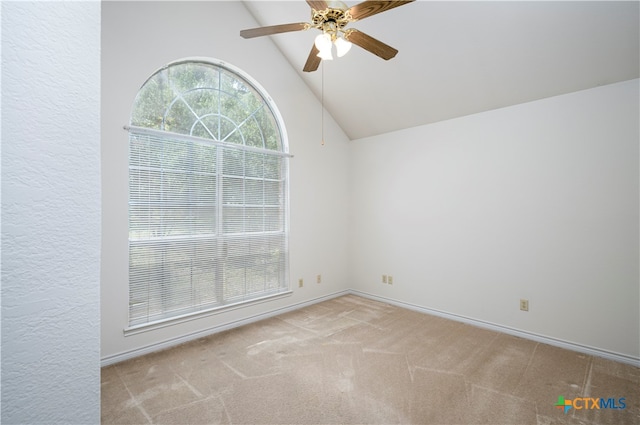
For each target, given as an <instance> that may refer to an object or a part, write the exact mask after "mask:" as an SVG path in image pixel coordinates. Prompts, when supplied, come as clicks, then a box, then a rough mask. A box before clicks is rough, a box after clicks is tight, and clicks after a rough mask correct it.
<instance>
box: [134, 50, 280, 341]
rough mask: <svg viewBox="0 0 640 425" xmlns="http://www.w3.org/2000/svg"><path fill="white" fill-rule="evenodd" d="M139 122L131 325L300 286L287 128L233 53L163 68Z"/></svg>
mask: <svg viewBox="0 0 640 425" xmlns="http://www.w3.org/2000/svg"><path fill="white" fill-rule="evenodd" d="M130 124H131V125H130V127H129V327H130V328H136V327H139V326H146V325H148V324H150V323H154V322H158V321H165V320H170V319H175V318H177V317H182V316H185V315H186V316H191V315H193V314H202V313H203V312H209V311H211V310H214V309H218V308H221V307H225V306H228V305H230V304H238V303H243V302H247V301H252V300H256V299H260V298H264V297H270V296H273V295H276V294H282V293H284V292H288V291H289V283H288V280H289V279H288V248H287V240H288V223H287V221H288V211H287V208H288V201H287V195H288V185H287V177H288V171H287V165H288V156H289V155H288V154H287V148H286V133H285V131H284V126H283V123H282V120H281V118H280V115H279V113H278V111H277V109H276V107H275V105H274V103H273V101H272V100H271V99H270V98H269V97H268V96H267V94H266V93H265V91H264V90H263V89H262V88H260V87H259V85H258V84H257V83H256V82H254V81H252V80H251V79H250V78H249V77H248V76H247V75H246V74H244V73H243V72H241V71H240V70H238V69H234V68H232V67H230V66H229V65H227V64H224V63H222V62H213V61H204V60H188V61H180V62H175V63H171V64H169V65H167V66H165V67H164V68H162V69H160V70H159V71H157V72H156V73H155V74H153V75H152V76H151V77H150V78H149V79H148V80H147V81H146V82H145V83H144V85H143V86H142V88H141V89H140V91H139V92H138V95H137V97H136V100H135V103H134V106H133V111H132V114H131V123H130Z"/></svg>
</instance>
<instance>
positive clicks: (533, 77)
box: [236, 0, 640, 140]
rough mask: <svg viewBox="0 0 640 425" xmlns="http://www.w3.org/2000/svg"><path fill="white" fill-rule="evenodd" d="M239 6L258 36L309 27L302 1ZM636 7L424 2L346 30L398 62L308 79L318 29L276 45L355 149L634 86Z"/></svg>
mask: <svg viewBox="0 0 640 425" xmlns="http://www.w3.org/2000/svg"><path fill="white" fill-rule="evenodd" d="M244 3H245V5H246V7H247V9H248V10H249V12H250V13H251V14H252V15H253V16H254V18H255V19H256V21H257V22H258V25H259V26H262V25H276V24H284V23H293V22H309V21H310V18H311V9H310V7H309V5H308V4H307V3H306V2H305V1H276V2H272V1H245V2H244ZM357 3H359V2H358V1H355V2H354V1H349V2H346V4H347V6H349V7H351V6H353V5H355V4H357ZM639 6H640V2H637V1H623V2H614V1H602V2H596V1H584V2H583V1H566V2H564V1H563V2H560V1H558V2H555V1H551V2H546V1H530V2H524V1H498V2H489V1H471V2H459V1H444V2H438V1H420V0H419V1H416V2H413V3H409V4H407V5H404V6H401V7H397V8H394V9H392V10H388V11H386V12H384V13H380V14H377V15H374V16H370V17H368V18H366V19H363V20H361V21H358V22H355V23H351V24H349V25H348V27H349V28H357V29H358V30H360V31H362V32H365V33H367V34H368V35H370V36H372V37H375V38H376V39H378V40H380V41H383V42H384V43H386V44H389V45H391V46H393V47H395V48H396V49H398V50H399V53H398V55H397V56H396V57H395V58H393V59H391V60H389V61H385V60H383V59H380V58H378V57H377V56H374V55H373V54H371V53H369V52H367V51H365V50H363V49H361V48H359V47H358V46H353V48H352V49H351V51H350V52H349V53H347V55H346V56H344V57H342V58H335V59H334V60H332V61H324V62H323V63H322V64H321V65H320V67H319V69H318V70H317V71H316V72H312V73H307V72H303V71H302V68H303V66H304V64H305V61H306V59H307V56H308V55H309V51H310V50H311V46H312V44H313V41H314V38H315V37H316V35H318V34H319V33H320V32H319V31H318V30H316V29H310V30H307V31H301V32H290V33H284V34H278V35H272V36H269V37H270V38H271V39H272V41H273V42H274V43H275V44H276V45H277V47H278V49H279V50H280V51H281V52H282V54H283V55H284V57H285V58H286V59H287V60H288V61H289V63H291V66H292V67H294V68H295V69H296V70H297V71H298V72H299V73H300V76H301V77H302V78H303V80H304V81H305V83H306V84H307V85H308V86H309V87H310V88H311V90H312V91H313V92H314V93H315V94H316V96H317V97H318V99H322V100H323V102H324V105H325V108H326V109H327V111H328V112H329V113H330V114H331V115H332V116H333V117H334V119H335V120H336V121H337V122H338V124H339V125H340V126H341V127H342V128H343V130H344V131H345V133H346V134H347V136H348V137H349V138H350V139H352V140H353V139H359V138H364V137H368V136H373V135H377V134H382V133H387V132H391V131H395V130H399V129H403V128H409V127H414V126H419V125H423V124H429V123H434V122H437V121H442V120H447V119H451V118H456V117H460V116H464V115H469V114H474V113H478V112H483V111H488V110H491V109H496V108H502V107H506V106H511V105H516V104H519V103H524V102H529V101H533V100H537V99H542V98H546V97H551V96H556V95H561V94H566V93H570V92H574V91H578V90H584V89H588V88H593V87H596V86H600V85H604V84H611V83H615V82H619V81H625V80H630V79H634V78H638V77H639V76H640V55H639V52H640V43H639V40H640V32H639V27H640V8H639ZM241 29H244V28H238V31H240V30H241ZM236 36H238V37H239V35H236ZM244 42H245V43H246V49H247V52H248V53H250V52H251V49H252V48H254V47H252V46H255V45H256V44H254V43H253V41H252V40H251V39H247V40H245V41H244ZM255 48H257V47H255ZM265 66H268V64H265Z"/></svg>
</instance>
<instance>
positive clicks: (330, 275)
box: [101, 2, 348, 362]
mask: <svg viewBox="0 0 640 425" xmlns="http://www.w3.org/2000/svg"><path fill="white" fill-rule="evenodd" d="M220 17H229V18H228V19H225V18H220ZM255 26H258V24H257V23H256V22H255V20H254V19H253V18H252V17H251V15H250V14H249V13H248V11H247V10H246V8H245V7H244V6H243V4H242V3H241V2H104V3H103V5H102V86H103V91H102V189H103V202H102V205H103V233H102V245H103V251H102V266H103V268H102V293H101V303H102V322H101V324H102V326H101V334H102V336H101V338H102V356H103V359H107V360H106V361H107V362H109V361H110V359H114V358H115V359H116V360H117V359H118V358H121V357H120V355H121V354H123V353H124V355H126V353H128V352H131V351H133V350H138V349H141V348H144V347H147V346H153V345H154V344H159V343H162V342H164V341H172V340H174V339H175V338H180V337H181V336H184V335H189V334H192V333H196V332H200V331H206V330H207V329H210V328H213V327H218V326H223V325H224V324H226V323H230V322H234V321H242V320H244V319H246V318H250V317H252V316H255V315H260V314H263V313H265V312H269V311H271V310H274V309H279V308H286V307H287V306H291V305H295V304H296V303H301V302H306V301H310V300H313V299H314V298H318V297H322V296H326V295H330V294H333V293H335V292H337V291H340V290H344V289H346V285H345V283H346V278H347V265H348V263H347V239H346V238H347V222H348V221H347V212H346V210H345V208H344V206H345V205H346V204H347V199H348V198H347V184H346V180H347V153H348V150H347V148H348V146H347V140H348V139H347V137H346V136H345V134H344V133H343V132H342V130H341V129H340V128H339V127H338V126H337V125H336V124H335V122H334V121H333V120H331V118H330V117H325V118H326V119H325V125H326V129H325V136H326V137H325V138H326V145H325V146H324V147H322V146H321V145H320V141H321V137H320V136H321V127H320V114H321V106H320V104H319V102H318V100H317V99H316V98H315V97H314V96H313V94H312V93H311V91H310V90H309V89H308V88H307V87H306V86H305V85H304V83H303V81H302V80H301V79H300V77H299V76H298V74H297V73H296V71H295V70H294V69H292V67H291V65H290V64H289V63H288V62H287V61H286V60H285V59H284V58H283V57H282V55H281V54H280V52H279V51H278V50H277V48H276V47H275V46H274V44H273V43H272V42H271V41H270V39H269V38H268V37H263V38H256V39H252V40H245V39H243V38H241V37H240V36H239V31H240V29H242V28H252V27H255ZM299 35H300V36H303V37H304V36H307V37H310V39H309V45H311V44H312V43H313V34H311V33H309V34H306V33H305V34H302V33H301V34H299ZM186 57H211V58H216V59H219V60H223V61H225V62H227V63H229V64H232V65H234V66H236V67H238V68H240V69H242V70H244V71H245V72H246V73H248V74H249V75H251V76H252V77H253V78H254V79H255V80H256V81H258V82H259V83H260V85H262V87H264V89H265V90H266V91H267V92H268V93H269V95H271V97H272V98H273V99H274V101H275V103H276V105H277V106H278V109H279V110H280V113H281V115H282V117H283V120H284V123H285V126H286V129H287V133H288V136H289V150H290V152H291V153H292V154H293V155H295V157H294V158H292V159H291V161H290V170H291V171H290V177H291V180H290V181H291V187H290V189H291V190H290V205H291V226H290V230H291V237H290V241H289V242H290V245H289V246H290V252H291V256H290V265H291V267H290V278H291V283H292V290H293V295H291V296H290V297H285V298H283V299H278V300H274V301H270V302H267V303H263V304H259V305H257V306H251V307H246V308H242V309H237V310H233V311H228V312H225V313H222V314H216V315H214V316H210V317H207V318H205V319H199V320H195V321H191V322H188V323H183V324H179V325H175V326H172V327H168V328H163V329H159V330H154V331H151V332H146V333H144V334H138V335H130V336H126V337H125V336H124V335H123V329H124V328H125V327H126V326H127V306H128V280H127V279H128V276H127V273H128V251H127V250H128V244H127V236H128V230H127V210H128V204H127V202H128V200H127V190H128V182H127V178H128V156H127V155H128V152H127V149H128V135H127V132H126V131H124V130H123V128H122V127H123V125H125V124H128V122H129V117H130V113H131V106H132V104H133V100H134V97H135V95H136V93H137V91H138V89H139V88H140V86H141V85H142V84H143V83H144V82H145V80H146V79H147V78H148V77H149V76H150V75H152V74H153V73H154V72H155V71H156V70H157V69H158V68H160V67H161V66H163V65H165V64H167V63H169V62H173V61H175V60H178V59H182V58H186ZM318 273H321V274H322V276H323V279H322V284H320V285H318V284H316V283H315V276H316V274H318ZM298 278H304V280H305V285H304V287H303V288H298V287H297V281H298ZM114 356H115V357H114Z"/></svg>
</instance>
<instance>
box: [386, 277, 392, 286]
mask: <svg viewBox="0 0 640 425" xmlns="http://www.w3.org/2000/svg"><path fill="white" fill-rule="evenodd" d="M387 282H388V283H389V285H393V276H391V275H389V276H387Z"/></svg>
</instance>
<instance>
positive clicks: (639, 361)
mask: <svg viewBox="0 0 640 425" xmlns="http://www.w3.org/2000/svg"><path fill="white" fill-rule="evenodd" d="M349 293H350V294H353V295H357V296H359V297H363V298H368V299H371V300H374V301H380V302H383V303H387V304H392V305H395V306H398V307H402V308H406V309H408V310H413V311H417V312H420V313H425V314H431V315H433V316H439V317H442V318H445V319H450V320H455V321H457V322H462V323H466V324H469V325H473V326H477V327H479V328H484V329H489V330H493V331H496V332H501V333H505V334H509V335H513V336H517V337H521V338H525V339H530V340H533V341H536V342H541V343H544V344H548V345H553V346H555V347H560V348H564V349H567V350H572V351H577V352H579V353H583V354H588V355H592V356H597V357H603V358H605V359H609V360H614V361H616V362H620V363H626V364H630V365H631V366H635V367H640V358H638V357H633V356H629V355H626V354H620V353H615V352H612V351H607V350H602V349H600V348H595V347H589V346H586V345H581V344H576V343H574V342H569V341H564V340H560V339H556V338H551V337H548V336H544V335H538V334H535V333H532V332H527V331H523V330H519V329H515V328H510V327H508V326H503V325H498V324H495V323H490V322H485V321H482V320H477V319H472V318H470V317H465V316H460V315H457V314H452V313H447V312H445V311H440V310H435V309H431V308H427V307H422V306H419V305H416V304H411V303H407V302H404V301H398V300H395V299H392V298H387V297H381V296H378V295H373V294H369V293H367V292H362V291H358V290H355V289H352V290H350V291H349Z"/></svg>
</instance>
